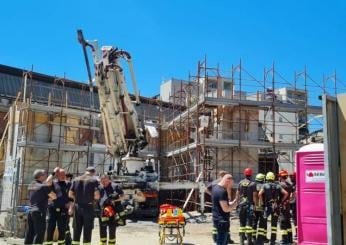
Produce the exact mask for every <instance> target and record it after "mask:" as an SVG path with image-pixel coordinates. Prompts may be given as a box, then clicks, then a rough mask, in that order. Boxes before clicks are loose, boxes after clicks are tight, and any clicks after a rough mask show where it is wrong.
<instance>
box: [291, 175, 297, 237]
mask: <svg viewBox="0 0 346 245" xmlns="http://www.w3.org/2000/svg"><path fill="white" fill-rule="evenodd" d="M290 180H291V183H292V195H291V200H290V206H291V217H292V221H293V224H294V228H295V231H296V232H295V235H294V238H295V239H297V202H296V195H297V189H296V172H293V173H292V174H291V175H290Z"/></svg>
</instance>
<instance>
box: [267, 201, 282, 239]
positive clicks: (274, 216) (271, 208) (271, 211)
mask: <svg viewBox="0 0 346 245" xmlns="http://www.w3.org/2000/svg"><path fill="white" fill-rule="evenodd" d="M279 214H280V211H279V209H278V208H277V207H276V206H275V205H273V204H269V205H268V206H266V207H265V211H264V217H265V218H268V217H269V216H271V232H270V244H271V245H274V244H275V242H276V237H277V232H278V220H279Z"/></svg>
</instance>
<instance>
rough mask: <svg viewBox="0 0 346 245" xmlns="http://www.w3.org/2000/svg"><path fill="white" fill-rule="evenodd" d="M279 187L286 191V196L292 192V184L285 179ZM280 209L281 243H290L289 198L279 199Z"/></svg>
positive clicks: (291, 237) (291, 238) (291, 239)
mask: <svg viewBox="0 0 346 245" xmlns="http://www.w3.org/2000/svg"><path fill="white" fill-rule="evenodd" d="M280 185H281V187H282V188H283V189H284V190H285V191H287V193H288V196H290V195H291V193H292V189H293V187H292V185H291V184H290V183H289V182H288V181H287V180H285V181H281V182H280ZM281 202H282V205H281V210H280V229H281V232H282V243H283V244H290V243H293V236H292V225H291V213H290V203H289V198H287V199H286V200H281Z"/></svg>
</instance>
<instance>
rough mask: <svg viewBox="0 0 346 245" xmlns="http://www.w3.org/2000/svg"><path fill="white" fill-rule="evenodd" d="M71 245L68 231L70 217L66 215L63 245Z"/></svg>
mask: <svg viewBox="0 0 346 245" xmlns="http://www.w3.org/2000/svg"><path fill="white" fill-rule="evenodd" d="M71 244H72V238H71V231H70V216H69V215H67V218H66V229H65V245H71Z"/></svg>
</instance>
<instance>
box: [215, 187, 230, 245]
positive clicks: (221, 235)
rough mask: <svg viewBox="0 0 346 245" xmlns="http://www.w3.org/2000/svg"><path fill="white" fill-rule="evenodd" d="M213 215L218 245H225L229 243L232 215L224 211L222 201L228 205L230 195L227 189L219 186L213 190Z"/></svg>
mask: <svg viewBox="0 0 346 245" xmlns="http://www.w3.org/2000/svg"><path fill="white" fill-rule="evenodd" d="M211 197H212V202H213V206H212V213H213V223H214V227H216V229H217V236H216V244H217V245H225V244H227V243H228V235H229V228H230V220H229V219H230V213H226V212H224V211H223V210H222V207H221V205H220V201H225V202H227V203H228V193H227V190H226V189H225V188H223V187H222V186H219V185H214V186H213V188H212V195H211Z"/></svg>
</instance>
